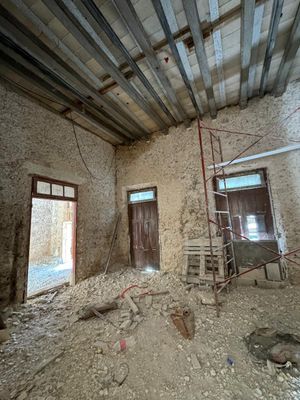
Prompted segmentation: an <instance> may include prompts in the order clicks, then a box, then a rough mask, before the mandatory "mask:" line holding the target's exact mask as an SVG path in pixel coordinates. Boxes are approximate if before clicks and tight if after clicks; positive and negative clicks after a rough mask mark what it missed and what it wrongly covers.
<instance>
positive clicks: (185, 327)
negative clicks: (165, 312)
mask: <svg viewBox="0 0 300 400" xmlns="http://www.w3.org/2000/svg"><path fill="white" fill-rule="evenodd" d="M171 318H172V321H173V323H174V325H175V326H176V328H177V329H178V330H179V332H180V333H181V335H182V336H183V337H184V338H185V339H192V338H193V337H194V334H195V319H194V313H193V312H192V311H191V310H190V309H189V308H188V307H183V308H176V309H175V311H174V312H173V313H172V314H171Z"/></svg>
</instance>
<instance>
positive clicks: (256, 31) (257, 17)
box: [248, 3, 265, 98]
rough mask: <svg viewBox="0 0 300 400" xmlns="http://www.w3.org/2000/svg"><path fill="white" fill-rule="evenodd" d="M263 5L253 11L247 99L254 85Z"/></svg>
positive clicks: (251, 93) (250, 95) (251, 94)
mask: <svg viewBox="0 0 300 400" xmlns="http://www.w3.org/2000/svg"><path fill="white" fill-rule="evenodd" d="M264 9H265V5H264V4H263V3H262V4H258V5H257V6H256V7H255V11H254V27H253V36H252V51H251V61H250V68H249V79H248V98H251V97H252V96H253V90H254V84H255V75H256V66H257V57H258V48H259V42H260V34H261V26H262V21H263V16H264Z"/></svg>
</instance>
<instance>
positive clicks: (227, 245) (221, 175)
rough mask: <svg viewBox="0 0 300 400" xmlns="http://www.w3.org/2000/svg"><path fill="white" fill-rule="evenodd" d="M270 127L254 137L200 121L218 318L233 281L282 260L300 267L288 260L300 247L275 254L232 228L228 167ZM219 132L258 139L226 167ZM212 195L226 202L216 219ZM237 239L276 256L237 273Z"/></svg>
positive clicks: (272, 129) (269, 132)
mask: <svg viewBox="0 0 300 400" xmlns="http://www.w3.org/2000/svg"><path fill="white" fill-rule="evenodd" d="M298 111H300V107H298V108H297V109H296V110H294V111H293V112H292V113H291V114H289V115H288V116H287V117H285V118H284V120H282V121H281V124H283V123H285V122H286V121H287V120H288V119H289V118H290V117H292V116H293V115H294V114H295V113H296V112H298ZM268 128H269V129H267V131H266V132H265V133H264V134H262V135H260V134H258V133H254V134H251V133H245V132H237V131H229V130H224V131H223V130H222V129H214V128H210V127H207V126H206V125H205V124H204V123H203V122H202V121H201V120H200V119H199V118H198V135H199V146H200V159H201V171H202V177H203V188H204V198H205V210H206V219H207V227H208V238H209V244H210V246H209V247H210V260H211V268H212V278H213V292H214V300H215V306H216V312H217V316H219V315H220V306H219V301H218V294H219V293H220V291H221V290H222V289H223V288H224V287H225V286H226V285H228V284H229V283H230V282H231V281H232V280H233V279H236V278H238V277H239V276H241V275H244V274H246V273H249V272H251V271H253V270H255V269H258V268H260V267H262V266H264V265H266V264H269V263H272V262H275V261H280V260H283V259H285V260H287V261H289V262H292V263H294V264H296V265H298V266H300V264H299V263H297V262H296V261H295V260H292V259H290V258H289V257H288V256H289V255H292V254H294V253H296V252H298V251H300V247H299V248H297V249H296V250H293V251H290V252H288V253H278V252H276V251H274V250H273V249H270V248H268V247H266V246H264V245H262V244H260V243H258V242H257V241H254V240H251V239H249V238H248V237H246V236H244V235H241V234H239V233H237V232H235V231H234V230H233V229H232V219H231V213H230V204H229V201H228V193H227V187H226V175H225V168H226V167H228V166H229V165H230V164H232V162H233V161H234V160H236V159H238V158H239V157H240V156H241V155H242V154H244V153H245V152H246V151H247V150H249V149H250V148H251V147H253V146H255V145H256V144H257V143H259V142H260V141H261V140H262V139H263V138H265V137H266V136H271V135H270V134H271V133H272V132H273V131H274V126H272V127H270V126H269V127H268ZM203 130H206V131H208V139H209V147H210V151H209V150H208V149H207V148H205V150H206V151H204V136H203ZM217 132H226V133H230V134H239V135H247V136H253V137H254V138H255V141H254V142H253V143H252V144H250V145H248V146H247V147H246V148H245V149H244V150H243V151H241V152H239V154H238V155H236V156H235V157H234V158H233V159H232V160H231V161H229V162H228V163H226V164H225V165H224V160H223V153H222V146H221V139H220V136H217V134H216V133H217ZM207 150H208V151H207ZM205 155H206V156H205ZM208 155H209V156H211V159H212V169H213V174H212V175H210V176H209V177H207V174H206V168H207V166H206V161H207V158H208ZM220 164H222V166H220ZM210 181H211V182H210ZM218 182H223V188H222V191H220V190H219V184H218ZM209 185H210V186H212V189H213V190H210V189H209ZM209 192H211V193H213V194H214V195H215V196H216V198H217V196H221V197H223V199H225V209H222V210H215V211H214V214H215V217H214V218H213V217H211V214H212V212H211V207H210V202H209ZM216 204H218V201H216ZM222 216H223V220H224V217H225V218H226V224H225V225H224V224H223V221H222ZM213 226H215V230H213V228H212V227H213ZM215 231H216V233H215V234H219V235H221V236H222V239H223V240H222V249H223V255H224V270H225V272H226V274H227V277H226V278H225V279H224V280H223V281H221V282H220V281H218V282H217V279H216V269H217V267H216V266H215V257H214V255H215V254H214V251H215V250H214V246H213V240H214V238H213V236H214V232H215ZM235 237H239V238H242V239H244V240H247V241H250V242H252V243H254V244H255V245H256V246H259V247H262V248H264V249H265V250H267V251H269V252H270V253H273V257H272V258H271V259H270V260H268V261H264V262H263V263H260V264H258V265H256V266H254V267H252V268H250V269H248V270H246V271H242V272H238V270H237V266H236V260H235V253H234V244H233V240H234V238H235Z"/></svg>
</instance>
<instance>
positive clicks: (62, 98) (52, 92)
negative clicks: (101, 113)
mask: <svg viewBox="0 0 300 400" xmlns="http://www.w3.org/2000/svg"><path fill="white" fill-rule="evenodd" d="M0 56H1V62H2V63H4V64H6V65H7V66H8V67H9V69H11V70H13V71H15V72H16V73H17V74H18V75H20V76H22V77H23V78H24V79H26V80H27V81H29V82H31V83H32V84H33V85H35V86H37V87H38V88H39V89H41V90H43V91H44V92H46V93H47V94H48V95H49V96H50V98H52V99H54V102H55V101H58V102H59V103H60V104H63V105H65V106H67V107H69V108H70V109H71V110H72V111H74V112H76V113H77V114H78V115H80V116H81V117H82V118H84V119H85V120H87V121H88V122H89V123H91V124H92V125H94V126H96V127H97V128H98V129H101V132H103V133H104V134H105V135H106V136H107V137H108V138H110V139H113V140H116V141H117V142H118V143H123V142H124V140H125V138H124V137H123V136H122V135H120V134H118V133H116V132H115V131H112V130H111V129H110V127H109V126H107V125H106V124H105V123H103V121H101V120H99V119H98V118H97V117H96V116H94V115H93V114H91V113H89V112H87V111H85V112H84V111H82V110H81V108H80V107H79V106H77V105H76V104H75V103H74V101H71V100H70V99H69V98H68V97H67V96H66V95H64V94H63V93H61V92H60V91H59V90H57V89H56V88H55V87H54V86H52V85H50V84H49V83H47V82H45V81H44V80H43V79H41V78H40V77H39V76H37V75H36V74H35V73H34V72H33V71H32V70H31V69H30V70H29V69H27V68H26V67H24V66H23V65H22V64H20V63H18V62H17V61H16V60H15V59H14V58H12V57H10V56H9V55H7V54H6V53H4V52H3V51H2V50H0Z"/></svg>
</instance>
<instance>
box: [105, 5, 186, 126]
mask: <svg viewBox="0 0 300 400" xmlns="http://www.w3.org/2000/svg"><path fill="white" fill-rule="evenodd" d="M113 4H114V5H115V7H116V9H117V10H118V12H119V15H120V17H121V19H122V20H123V22H124V24H125V26H126V28H127V29H128V31H129V32H130V33H131V36H132V38H133V40H134V41H135V42H136V44H137V45H138V46H139V48H140V49H141V50H142V51H143V54H145V57H146V61H147V64H148V66H149V68H150V70H151V72H152V73H153V75H154V76H155V77H156V79H157V81H158V83H159V84H160V85H161V86H162V88H163V90H164V92H165V94H166V96H167V99H168V101H169V103H170V105H171V106H173V107H174V108H175V111H176V113H177V115H178V116H179V119H178V117H177V121H183V120H185V119H187V115H186V113H185V111H184V110H183V108H182V106H181V104H180V102H179V100H178V98H177V96H176V93H175V91H174V89H173V88H172V86H171V83H170V81H169V79H168V77H167V76H166V74H165V73H164V71H163V69H162V68H161V65H160V62H159V61H158V59H157V56H156V53H155V51H154V50H153V47H152V45H151V42H150V39H149V38H148V36H147V33H146V31H145V29H144V27H143V25H142V23H141V21H140V20H139V17H138V15H137V13H136V11H135V8H134V7H133V5H132V4H131V1H130V0H113Z"/></svg>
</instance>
